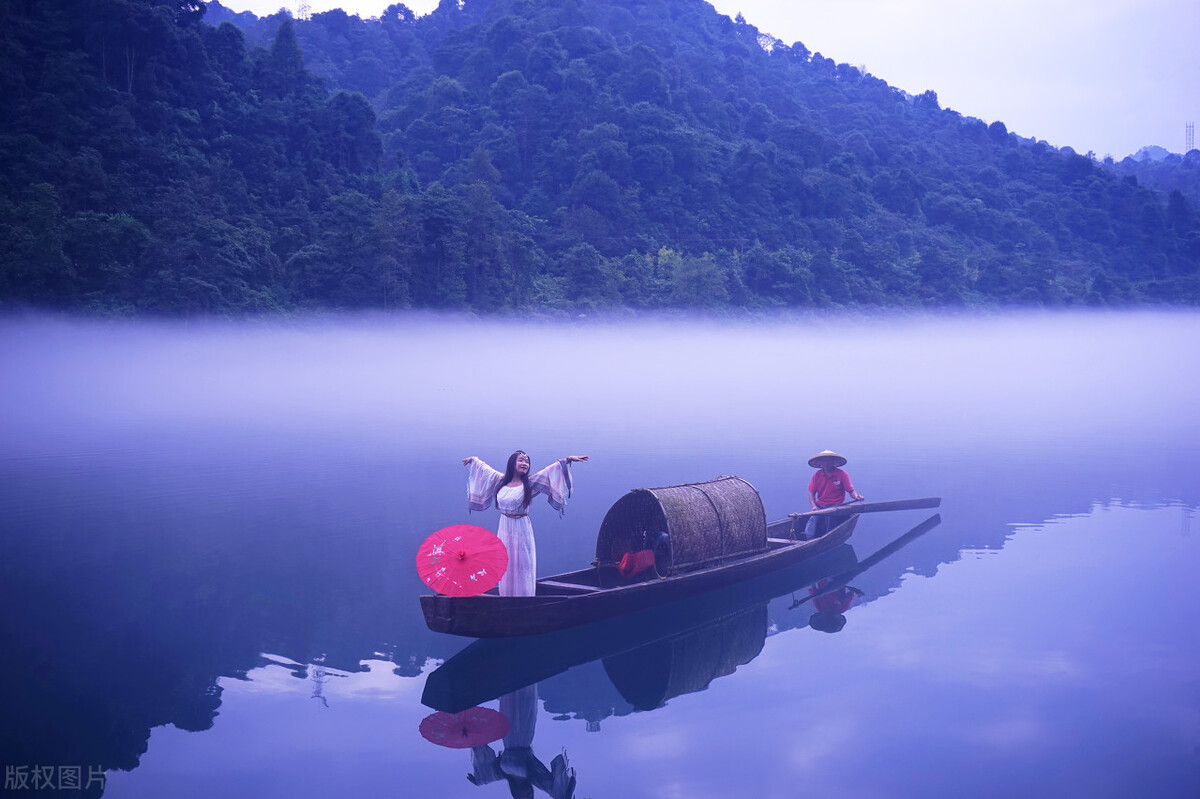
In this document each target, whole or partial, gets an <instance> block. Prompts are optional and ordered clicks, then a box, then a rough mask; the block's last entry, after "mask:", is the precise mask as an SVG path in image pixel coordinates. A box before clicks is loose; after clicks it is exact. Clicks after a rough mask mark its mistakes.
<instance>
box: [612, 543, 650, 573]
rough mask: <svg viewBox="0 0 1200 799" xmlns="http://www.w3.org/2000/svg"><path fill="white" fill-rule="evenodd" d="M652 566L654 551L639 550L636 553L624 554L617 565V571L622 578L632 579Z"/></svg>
mask: <svg viewBox="0 0 1200 799" xmlns="http://www.w3.org/2000/svg"><path fill="white" fill-rule="evenodd" d="M653 566H654V550H653V549H639V550H637V551H636V552H632V551H631V552H626V553H625V555H624V556H623V557H622V558H621V562H620V563H619V564H617V571H619V572H620V573H621V576H622V577H632V576H633V575H635V574H640V573H642V572H644V571H646V569H649V568H651V567H653Z"/></svg>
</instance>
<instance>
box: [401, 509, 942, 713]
mask: <svg viewBox="0 0 1200 799" xmlns="http://www.w3.org/2000/svg"><path fill="white" fill-rule="evenodd" d="M940 521H941V517H939V516H937V515H934V516H931V517H930V518H928V519H926V520H925V521H923V522H921V523H920V524H918V525H917V526H916V527H913V528H912V529H910V530H909V531H908V532H906V533H904V534H903V535H901V536H900V537H898V538H897V539H896V540H894V541H892V542H890V543H888V544H887V545H885V546H884V547H882V548H881V549H879V550H878V551H877V552H875V553H874V554H872V555H871V556H869V557H867V558H866V559H865V560H861V561H860V560H859V559H858V558H857V556H856V555H855V552H854V549H853V547H852V546H851V545H850V544H849V543H845V544H840V545H838V546H836V547H834V548H833V549H831V550H829V551H828V552H825V553H824V554H822V555H820V556H817V557H813V558H809V559H807V560H804V561H801V562H800V563H797V564H795V565H793V566H790V567H787V568H783V569H779V570H777V571H773V572H770V573H768V574H765V575H762V576H759V577H755V578H752V579H750V580H746V581H744V582H740V583H736V584H733V585H729V586H726V587H724V588H720V589H716V590H714V591H708V592H706V593H703V594H699V595H697V596H695V597H691V598H689V599H686V600H683V601H681V602H674V603H671V604H667V605H655V606H652V607H649V608H646V609H644V610H639V611H636V612H634V613H631V614H629V615H627V616H620V617H613V618H608V619H604V620H602V621H599V622H595V623H592V624H585V625H580V626H578V627H570V628H567V629H563V630H557V631H555V632H550V633H545V634H543V635H533V636H526V637H521V638H487V639H481V640H477V641H474V642H473V643H471V644H470V645H469V646H467V647H466V648H465V649H463V650H462V651H461V652H459V653H458V654H456V655H454V656H453V657H452V658H450V659H449V660H447V661H446V662H444V663H442V665H440V666H438V667H437V668H436V669H434V670H433V671H432V672H430V674H429V675H428V677H427V678H426V680H425V689H424V693H423V695H422V697H421V701H422V702H423V703H424V704H425V705H427V706H429V707H431V708H433V709H434V710H444V711H447V712H450V713H458V712H460V711H462V710H466V709H467V708H470V707H473V706H475V705H481V704H483V703H485V702H488V701H491V700H493V699H496V698H497V697H499V696H501V695H503V694H506V693H511V692H513V691H516V690H519V689H521V688H523V687H525V686H526V685H530V684H532V683H537V682H541V681H543V680H546V679H549V678H550V677H553V676H554V675H557V674H560V673H562V672H564V671H567V670H568V669H572V668H575V667H577V666H580V665H582V664H585V663H589V662H592V661H596V660H601V661H603V663H604V668H605V671H606V672H610V673H609V675H608V676H609V680H610V681H613V678H614V676H616V675H617V673H618V672H619V673H620V674H621V675H623V677H621V678H618V679H620V680H621V682H622V684H623V685H624V686H625V688H624V689H623V688H622V686H621V685H617V688H618V691H620V692H621V693H622V695H624V696H625V699H626V700H627V701H629V702H630V703H631V704H633V705H635V706H639V702H635V701H633V699H632V698H631V696H632V695H633V694H638V695H639V696H643V697H644V696H645V695H646V694H645V693H642V692H639V691H637V690H636V689H633V690H631V689H630V688H629V682H630V677H631V675H634V674H635V673H641V672H643V671H644V672H645V673H646V674H645V677H646V679H650V678H651V677H652V675H653V674H655V673H661V670H659V671H658V672H655V670H654V669H651V668H645V666H646V665H647V664H651V663H652V662H658V661H656V660H655V659H654V658H653V657H647V656H648V655H649V654H650V653H654V652H659V651H660V650H661V649H662V648H663V647H664V646H668V645H667V644H665V643H664V642H667V641H672V642H674V643H671V644H670V645H669V646H670V649H671V650H672V651H673V650H675V649H678V648H679V647H680V646H683V642H684V641H685V640H686V639H689V638H692V637H694V636H700V637H703V636H704V635H706V634H707V633H705V632H704V630H707V629H710V628H712V627H713V626H714V625H717V626H726V627H728V626H729V625H735V626H737V625H738V624H739V623H738V622H735V621H734V619H735V617H736V618H741V617H742V616H743V615H744V614H747V613H750V614H753V613H754V612H756V611H755V608H759V607H762V608H765V607H766V605H767V603H768V602H770V601H771V600H772V599H774V598H776V597H781V596H785V595H787V594H788V593H792V594H793V607H796V606H798V605H801V604H804V603H805V602H807V601H809V600H810V599H811V598H812V595H811V594H810V595H807V596H805V598H804V599H801V600H795V596H794V595H795V592H796V591H797V590H801V589H803V588H805V587H807V586H815V585H816V584H817V583H818V582H821V581H823V582H824V583H826V585H827V588H826V589H824V590H834V589H836V588H837V587H840V586H842V585H845V584H847V583H848V582H849V581H850V580H852V579H854V578H855V577H857V576H858V575H860V574H862V572H864V571H865V570H866V569H868V568H870V567H872V566H874V565H876V564H877V563H879V562H880V561H882V560H883V559H884V558H887V557H890V556H892V555H894V554H895V553H896V552H897V551H898V550H899V549H901V548H902V547H904V546H905V545H907V544H909V543H911V542H912V541H914V540H916V539H917V538H919V537H920V536H922V535H924V534H925V533H926V532H928V531H929V530H931V529H933V528H934V527H936V526H937V525H938V523H939V522H940ZM823 592H824V591H822V592H819V593H823ZM804 624H805V622H804V621H803V620H801V621H800V622H799V626H804ZM782 629H790V627H783V628H782ZM765 634H766V632H765V629H764V630H763V635H764V636H765ZM756 637H757V633H756ZM689 651H694V650H692V649H691V648H689ZM632 662H641V663H642V664H643V665H642V666H640V667H631V668H623V667H622V664H626V665H628V664H630V663H632ZM610 669H611V671H610ZM692 670H693V671H695V670H697V669H696V668H692ZM698 670H699V671H701V672H703V671H704V667H702V666H701V667H699V669H698ZM711 673H714V674H715V673H716V670H715V669H714V670H713V671H712V672H711ZM634 682H638V680H636V679H634ZM668 682H669V681H668ZM660 683H661V681H660ZM614 684H616V683H615V682H614ZM661 684H665V683H661ZM626 691H629V693H626ZM660 701H661V700H660ZM640 704H641V705H644V704H646V703H645V702H641V703H640Z"/></svg>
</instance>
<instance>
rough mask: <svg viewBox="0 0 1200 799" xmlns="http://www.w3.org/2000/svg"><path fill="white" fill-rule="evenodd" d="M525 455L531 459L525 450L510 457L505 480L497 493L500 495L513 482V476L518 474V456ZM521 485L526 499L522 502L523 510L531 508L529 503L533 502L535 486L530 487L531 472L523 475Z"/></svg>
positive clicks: (505, 470)
mask: <svg viewBox="0 0 1200 799" xmlns="http://www.w3.org/2000/svg"><path fill="white" fill-rule="evenodd" d="M518 455H524V456H525V457H526V458H528V457H529V453H528V452H525V451H524V450H517V451H516V452H514V453H513V454H511V455H509V456H508V466H506V467H505V468H504V479H503V480H501V481H500V485H499V487H497V488H496V493H500V489H501V488H504V486H506V485H508V484H509V483H511V482H512V479H513V475H515V474H516V473H517V456H518ZM521 484H522V485H524V486H525V499H524V500H522V501H521V510H524V509H525V508H528V507H529V503H530V502H532V501H533V486H531V485H529V472H525V474H523V475H521Z"/></svg>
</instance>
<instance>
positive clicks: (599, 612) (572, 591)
mask: <svg viewBox="0 0 1200 799" xmlns="http://www.w3.org/2000/svg"><path fill="white" fill-rule="evenodd" d="M857 522H858V517H857V516H851V517H850V518H849V519H847V520H846V521H845V522H842V523H841V524H840V525H838V526H837V527H835V528H834V529H833V530H831V531H829V533H828V534H826V535H824V536H822V537H820V538H818V539H815V540H813V541H793V540H790V539H788V538H786V537H784V536H786V535H787V534H788V532H789V531H790V529H791V527H792V522H791V520H790V519H787V520H784V521H782V522H776V523H774V524H772V525H770V526H769V527H768V535H769V536H772V535H778V536H780V537H768V543H769V545H770V547H769V548H768V550H767V551H765V552H762V553H759V554H755V555H749V556H746V557H743V558H739V559H737V560H733V561H730V562H727V563H723V564H721V565H718V566H712V567H708V568H703V569H698V570H696V571H692V572H687V573H684V574H676V575H672V576H669V577H664V578H661V579H649V580H646V581H644V582H637V583H632V584H630V585H623V586H619V587H615V588H599V587H596V584H595V580H594V577H592V578H591V583H590V584H589V577H590V576H591V575H593V574H594V572H595V570H594V569H584V570H581V571H578V572H571V573H568V574H562V575H555V576H553V577H547V578H545V579H543V580H539V581H538V595H537V596H528V597H502V596H498V595H496V594H491V593H488V594H481V595H479V596H471V597H451V596H442V595H425V596H422V597H421V610H422V612H423V613H424V614H425V623H426V625H428V627H429V629H431V630H433V631H435V632H442V633H449V634H451V635H463V636H469V637H473V638H499V637H506V636H518V635H538V634H541V633H547V632H552V631H555V630H562V629H566V628H568V627H575V626H578V625H581V624H590V623H592V622H597V621H601V620H603V619H607V618H611V617H614V616H621V615H625V614H628V613H633V612H635V611H639V610H643V609H645V608H648V607H653V606H655V605H662V604H666V603H670V602H677V601H680V600H683V599H687V598H689V597H693V596H696V595H698V594H701V593H704V592H707V591H712V590H715V589H718V588H722V587H725V586H728V585H733V584H735V583H739V582H742V581H744V580H749V579H751V578H754V577H757V576H759V575H763V574H768V573H770V572H773V571H775V570H778V569H783V568H786V567H788V566H791V565H793V564H795V563H800V562H801V561H804V560H807V559H808V558H812V557H816V556H817V555H819V554H821V553H823V552H827V551H829V550H831V549H833V548H834V547H837V546H839V545H841V544H843V543H845V541H846V539H848V538H849V537H850V535H851V534H852V533H853V532H854V527H855V525H856V524H857Z"/></svg>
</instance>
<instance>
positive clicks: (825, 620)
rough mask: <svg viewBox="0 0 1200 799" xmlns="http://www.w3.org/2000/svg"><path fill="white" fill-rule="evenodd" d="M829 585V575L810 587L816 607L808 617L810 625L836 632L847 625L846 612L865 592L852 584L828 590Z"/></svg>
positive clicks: (810, 594) (809, 590)
mask: <svg viewBox="0 0 1200 799" xmlns="http://www.w3.org/2000/svg"><path fill="white" fill-rule="evenodd" d="M828 587H829V578H828V577H826V578H825V579H824V580H821V581H819V582H817V583H816V584H815V585H810V586H809V587H808V596H809V598H810V599H812V604H813V608H814V612H813V614H812V615H811V616H809V617H808V626H809V627H812V628H813V629H814V630H820V631H821V632H823V633H836V632H838V631H840V630H841V629H842V628H843V627H845V626H846V616H845V615H844V614H845V613H846V611H847V610H849V609H850V606H851V605H853V604H854V600H856V599H858V598H859V597H860V596H862V595H863V592H862V591H860V590H858V589H857V588H855V587H853V586H850V585H842V586H839V587H837V588H835V589H833V590H832V591H827V590H826V589H827V588H828ZM796 604H799V603H796ZM793 607H795V605H793Z"/></svg>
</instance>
